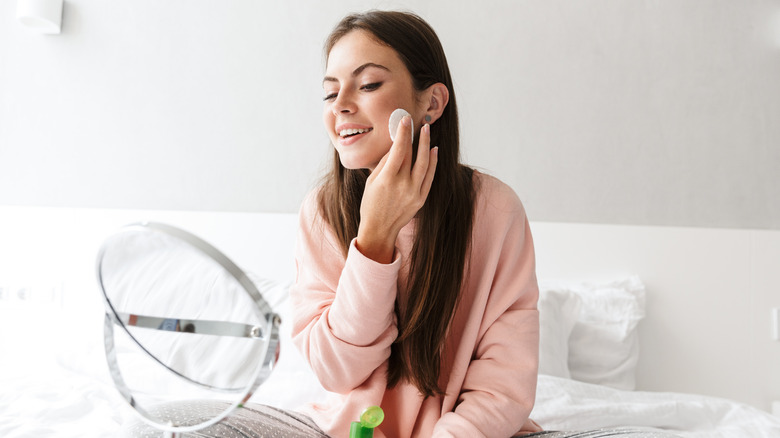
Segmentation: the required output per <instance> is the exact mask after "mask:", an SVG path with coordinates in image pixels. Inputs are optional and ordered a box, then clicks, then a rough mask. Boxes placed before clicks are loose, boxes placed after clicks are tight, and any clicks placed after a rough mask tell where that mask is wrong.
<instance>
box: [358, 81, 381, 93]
mask: <svg viewBox="0 0 780 438" xmlns="http://www.w3.org/2000/svg"><path fill="white" fill-rule="evenodd" d="M381 86H382V83H381V82H373V83H370V84H366V85H363V86H362V87H360V89H361V90H363V91H374V90H376V89H377V88H379V87H381Z"/></svg>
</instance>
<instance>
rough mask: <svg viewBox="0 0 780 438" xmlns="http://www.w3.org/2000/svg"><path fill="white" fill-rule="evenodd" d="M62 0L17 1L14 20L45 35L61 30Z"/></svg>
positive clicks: (57, 32)
mask: <svg viewBox="0 0 780 438" xmlns="http://www.w3.org/2000/svg"><path fill="white" fill-rule="evenodd" d="M62 3H63V0H18V2H17V3H16V18H17V19H18V20H19V22H20V23H22V25H23V26H24V27H26V28H28V29H32V30H35V31H37V32H40V33H45V34H59V33H60V31H61V30H62Z"/></svg>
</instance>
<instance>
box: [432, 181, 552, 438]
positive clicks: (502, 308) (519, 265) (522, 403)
mask: <svg viewBox="0 0 780 438" xmlns="http://www.w3.org/2000/svg"><path fill="white" fill-rule="evenodd" d="M512 194H513V193H512ZM510 201H511V202H510V207H511V208H510V209H509V210H510V211H509V216H507V211H499V212H493V213H491V215H492V216H494V217H501V216H503V217H504V218H507V217H508V219H507V220H504V221H503V223H500V224H497V223H496V222H495V221H491V222H488V224H489V225H490V226H489V227H482V230H481V231H478V232H482V233H484V235H482V236H475V238H480V239H483V242H484V243H483V245H484V246H483V247H484V248H487V249H485V251H486V257H484V258H486V259H490V258H491V257H490V254H491V253H494V252H497V253H498V260H497V263H495V264H494V265H488V266H490V267H492V266H495V273H494V275H493V277H492V285H491V287H490V291H489V295H488V298H487V302H486V305H485V310H484V316H483V319H482V322H481V325H480V334H481V335H480V336H479V338H478V341H477V345H476V349H475V350H474V356H473V358H472V360H471V362H470V363H469V365H468V368H467V371H466V375H465V379H464V381H463V386H462V390H461V392H460V395H459V398H458V400H457V404H456V407H455V409H454V411H452V412H447V413H445V414H444V415H443V416H442V417H441V418H440V419H439V421H438V422H437V424H436V426H435V428H434V433H433V436H434V437H437V438H438V437H468V438H476V437H509V436H512V435H514V434H515V433H517V432H518V431H520V430H521V428H524V426H527V425H528V424H531V425H532V426H531V427H532V428H533V427H535V423H532V422H531V421H530V420H529V419H528V416H529V415H530V412H531V409H532V408H533V404H534V398H535V395H536V376H537V370H538V361H539V360H538V357H539V313H538V310H537V300H538V295H539V289H538V284H537V280H536V267H535V260H534V249H533V241H532V238H531V233H530V227H529V224H528V221H527V219H526V216H525V211H524V209H523V207H522V205H521V204H520V200H519V199H516V195H515V196H514V198H512V197H510ZM512 205H514V206H512ZM502 210H503V209H502ZM488 211H489V209H488ZM483 268H484V266H483Z"/></svg>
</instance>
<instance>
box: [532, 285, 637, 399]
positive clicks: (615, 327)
mask: <svg viewBox="0 0 780 438" xmlns="http://www.w3.org/2000/svg"><path fill="white" fill-rule="evenodd" d="M540 289H541V290H557V291H560V293H565V292H563V291H568V293H569V294H571V295H575V296H577V297H579V298H580V301H581V306H580V312H579V314H578V317H577V320H576V322H575V323H574V326H573V328H572V330H571V335H570V336H569V350H568V368H569V373H570V376H571V378H572V379H574V380H579V381H582V382H587V383H594V384H599V385H606V386H610V387H613V388H617V389H624V390H633V389H635V388H636V364H637V361H638V359H639V336H638V333H637V330H636V329H637V324H638V323H639V321H640V320H641V319H642V318H643V317H644V316H645V287H644V285H643V284H642V282H641V281H640V280H639V278H638V277H636V276H631V277H628V278H625V279H621V280H616V281H612V282H608V283H602V284H593V283H585V282H583V283H571V282H568V283H567V282H555V281H550V282H544V283H542V284H540ZM544 293H546V292H542V293H541V294H544ZM540 312H541V311H540ZM540 317H541V316H540ZM565 328H566V327H565V326H564V327H563V329H565ZM540 360H541V359H540Z"/></svg>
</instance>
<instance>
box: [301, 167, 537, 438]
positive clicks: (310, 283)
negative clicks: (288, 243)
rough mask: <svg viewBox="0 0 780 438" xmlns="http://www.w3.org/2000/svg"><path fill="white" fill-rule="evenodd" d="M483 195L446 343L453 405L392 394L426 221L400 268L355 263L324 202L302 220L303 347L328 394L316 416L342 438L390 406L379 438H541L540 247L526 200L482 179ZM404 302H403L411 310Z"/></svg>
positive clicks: (399, 247) (408, 230)
mask: <svg viewBox="0 0 780 438" xmlns="http://www.w3.org/2000/svg"><path fill="white" fill-rule="evenodd" d="M474 175H475V176H474V182H475V183H476V184H477V187H478V194H477V199H476V205H475V213H474V214H475V217H474V225H473V238H472V250H471V253H470V257H469V260H468V263H469V266H470V267H471V269H470V271H469V272H468V273H467V275H466V277H465V278H464V289H463V291H462V294H463V295H462V297H461V301H460V304H459V306H458V309H457V310H456V313H455V317H454V320H453V324H452V328H451V331H450V334H449V335H448V337H447V339H446V341H445V342H446V343H447V345H446V348H445V350H444V351H445V355H444V356H443V358H442V359H443V360H442V362H443V364H442V369H441V376H440V384H441V385H442V387H443V388H446V389H445V391H446V395H444V396H436V397H428V398H423V397H422V395H421V394H420V393H419V391H418V390H417V388H415V387H414V386H413V385H411V384H408V383H405V382H401V383H399V384H398V385H396V386H395V387H393V388H387V378H386V373H387V366H388V357H389V356H390V345H391V344H392V343H393V341H394V340H395V338H396V336H397V334H398V329H397V327H396V318H395V314H394V312H393V308H394V304H395V301H396V299H400V300H404V294H406V287H405V284H406V278H407V275H408V264H407V260H409V253H410V250H411V247H412V243H413V236H414V227H415V220H412V221H411V222H410V223H409V224H408V225H407V226H406V227H404V228H403V229H402V230H401V233H400V234H399V236H398V240H397V242H396V250H395V257H394V261H393V262H392V263H390V264H386V265H385V264H380V263H377V262H375V261H373V260H371V259H369V258H367V257H365V256H364V255H363V254H361V253H360V251H358V250H357V249H356V247H355V242H354V241H353V242H352V244H351V245H350V248H349V252H348V254H347V257H346V259H345V258H344V256H343V254H342V252H341V249H340V248H339V244H338V242H337V241H336V239H335V235H334V234H333V232H332V231H331V229H330V228H329V226H327V225H326V224H325V222H324V220H323V219H322V217H321V216H320V215H319V213H318V206H317V202H316V196H315V195H314V194H313V193H312V194H310V195H309V197H308V198H307V199H306V201H305V202H304V204H303V206H302V208H301V212H300V228H299V233H300V234H299V237H298V246H297V250H296V265H297V278H296V282H295V285H294V286H293V287H292V288H291V290H290V294H291V298H292V305H293V327H292V336H293V342H294V343H295V344H296V346H297V347H298V349H299V350H300V351H301V352H302V354H303V356H304V357H305V358H306V359H307V360H308V362H309V364H310V365H311V368H312V370H313V371H314V373H315V374H316V375H317V377H318V378H319V380H320V382H321V383H322V385H323V386H324V387H325V389H326V390H328V391H331V392H332V393H334V394H333V395H332V397H331V398H330V399H329V400H328V401H327V402H326V403H322V404H310V405H307V406H306V407H304V408H303V409H302V412H304V413H305V414H308V415H310V416H311V417H312V418H313V419H314V420H315V421H316V422H317V424H318V425H319V426H320V427H321V428H322V429H323V430H325V431H326V432H327V433H328V434H330V435H331V436H332V437H335V438H338V437H347V436H348V434H349V426H350V423H351V422H352V421H357V420H358V419H359V417H360V413H361V412H362V411H363V410H364V409H365V408H367V407H369V406H372V405H379V406H381V407H382V409H383V410H384V412H385V420H384V422H383V423H382V425H381V426H379V428H377V429H376V430H375V432H374V436H375V437H378V438H382V437H387V438H405V437H423V438H428V437H469V438H477V437H501V438H506V437H509V436H511V435H513V434H515V433H517V432H519V431H521V430H522V431H523V432H535V431H540V430H541V428H539V426H538V425H537V424H536V423H534V422H533V421H531V420H530V419H529V418H528V415H529V413H530V412H531V408H532V407H533V404H534V396H535V392H536V373H537V367H538V355H539V353H538V351H539V313H538V311H537V308H536V302H537V298H538V286H537V282H536V273H535V261H534V250H533V241H532V238H531V232H530V229H529V227H528V221H527V219H526V215H525V210H524V208H523V206H522V204H521V203H520V200H519V199H518V197H517V195H516V194H515V193H514V192H513V191H512V189H511V188H509V187H508V186H507V185H506V184H504V183H502V182H501V181H499V180H497V179H496V178H493V177H491V176H487V175H484V174H481V173H478V172H475V173H474ZM401 302H403V301H401Z"/></svg>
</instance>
